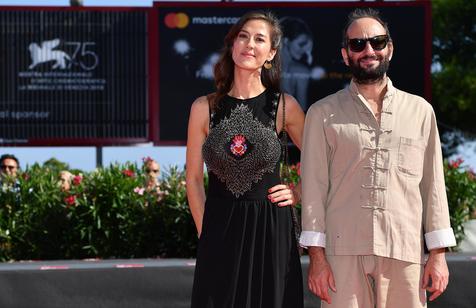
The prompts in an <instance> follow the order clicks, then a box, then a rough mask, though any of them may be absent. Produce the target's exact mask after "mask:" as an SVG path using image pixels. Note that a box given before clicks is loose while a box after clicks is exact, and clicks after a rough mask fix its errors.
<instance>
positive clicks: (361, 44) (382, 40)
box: [347, 34, 389, 52]
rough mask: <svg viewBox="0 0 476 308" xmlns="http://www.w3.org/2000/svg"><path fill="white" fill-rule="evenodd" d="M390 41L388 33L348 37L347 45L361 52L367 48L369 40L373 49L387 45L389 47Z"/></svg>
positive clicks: (354, 50) (380, 48)
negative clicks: (364, 36)
mask: <svg viewBox="0 0 476 308" xmlns="http://www.w3.org/2000/svg"><path fill="white" fill-rule="evenodd" d="M388 41H389V38H388V35H386V34H385V35H377V36H374V37H370V38H366V39H364V38H353V39H348V40H347V46H349V49H350V50H351V51H353V52H361V51H362V50H364V49H365V46H366V45H367V42H369V43H370V46H372V48H373V50H382V49H384V48H385V47H387V44H388Z"/></svg>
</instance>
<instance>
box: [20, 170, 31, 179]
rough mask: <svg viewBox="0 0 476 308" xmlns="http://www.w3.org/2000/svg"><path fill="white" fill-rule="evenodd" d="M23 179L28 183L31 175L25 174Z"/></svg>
mask: <svg viewBox="0 0 476 308" xmlns="http://www.w3.org/2000/svg"><path fill="white" fill-rule="evenodd" d="M21 176H22V178H23V179H24V180H25V181H28V180H29V179H30V175H29V174H28V173H26V172H25V173H23V174H22V175H21Z"/></svg>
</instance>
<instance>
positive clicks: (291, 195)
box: [268, 184, 300, 206]
mask: <svg viewBox="0 0 476 308" xmlns="http://www.w3.org/2000/svg"><path fill="white" fill-rule="evenodd" d="M268 199H269V200H270V201H271V202H273V203H277V205H278V206H288V205H291V206H294V205H296V204H297V203H298V202H299V199H300V198H299V194H298V192H297V191H296V190H292V189H291V188H290V187H289V186H288V185H286V184H278V185H275V186H273V187H271V188H270V189H268Z"/></svg>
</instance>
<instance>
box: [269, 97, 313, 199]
mask: <svg viewBox="0 0 476 308" xmlns="http://www.w3.org/2000/svg"><path fill="white" fill-rule="evenodd" d="M284 95H285V96H286V97H285V99H286V105H285V108H286V110H285V112H286V114H285V120H286V121H285V125H286V131H287V133H288V135H289V137H290V138H291V140H292V141H293V143H294V144H295V145H296V146H297V147H298V148H299V149H301V144H302V133H303V130H304V112H303V111H302V109H301V106H300V105H299V103H298V102H297V101H296V99H294V97H292V96H291V95H288V94H284ZM282 103H283V100H282V99H281V102H280V104H279V106H278V108H279V109H278V116H277V119H276V120H277V130H278V131H281V130H282V126H283V125H282V124H283V107H282V106H283V105H282ZM268 193H269V195H268V197H269V199H270V200H271V202H278V206H287V205H296V204H297V203H298V202H299V201H300V199H301V183H298V185H296V187H294V189H292V190H291V189H290V188H289V187H288V185H285V184H279V185H276V186H273V187H271V188H270V189H269V190H268Z"/></svg>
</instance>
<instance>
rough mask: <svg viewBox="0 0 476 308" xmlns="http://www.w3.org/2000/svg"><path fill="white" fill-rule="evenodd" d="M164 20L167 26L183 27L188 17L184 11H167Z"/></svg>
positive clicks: (188, 20)
mask: <svg viewBox="0 0 476 308" xmlns="http://www.w3.org/2000/svg"><path fill="white" fill-rule="evenodd" d="M164 22H165V25H166V26H167V27H168V28H172V29H174V28H179V29H183V28H185V27H186V26H188V24H189V23H190V18H188V15H187V14H185V13H169V14H167V15H165V19H164Z"/></svg>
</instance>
